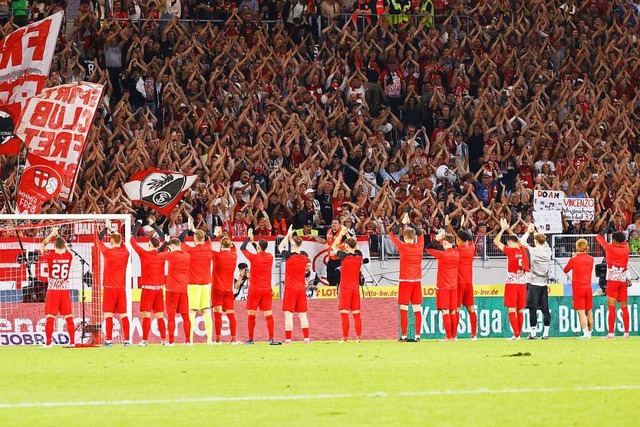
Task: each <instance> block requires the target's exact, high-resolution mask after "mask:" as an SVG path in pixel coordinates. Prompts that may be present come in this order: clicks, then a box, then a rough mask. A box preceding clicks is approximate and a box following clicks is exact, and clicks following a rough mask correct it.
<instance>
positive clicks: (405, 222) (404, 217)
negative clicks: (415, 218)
mask: <svg viewBox="0 0 640 427" xmlns="http://www.w3.org/2000/svg"><path fill="white" fill-rule="evenodd" d="M409 220H410V218H409V212H405V214H404V216H403V217H402V223H403V224H404V225H407V224H409Z"/></svg>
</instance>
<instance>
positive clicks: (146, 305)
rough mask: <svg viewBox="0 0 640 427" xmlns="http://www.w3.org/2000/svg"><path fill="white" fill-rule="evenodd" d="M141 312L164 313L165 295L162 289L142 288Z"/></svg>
mask: <svg viewBox="0 0 640 427" xmlns="http://www.w3.org/2000/svg"><path fill="white" fill-rule="evenodd" d="M140 311H143V312H145V311H146V312H153V313H162V312H163V311H164V295H163V293H162V289H146V288H142V293H141V295H140Z"/></svg>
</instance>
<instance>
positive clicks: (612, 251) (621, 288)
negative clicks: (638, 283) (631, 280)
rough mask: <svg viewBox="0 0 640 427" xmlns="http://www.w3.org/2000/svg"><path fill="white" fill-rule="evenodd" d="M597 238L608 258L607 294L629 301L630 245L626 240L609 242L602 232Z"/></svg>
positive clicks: (619, 299)
mask: <svg viewBox="0 0 640 427" xmlns="http://www.w3.org/2000/svg"><path fill="white" fill-rule="evenodd" d="M596 240H597V241H598V243H600V245H602V247H603V248H604V252H605V258H606V259H607V296H608V297H610V298H615V299H616V300H618V301H620V302H627V300H628V295H627V291H628V289H627V266H628V264H629V246H628V245H627V243H626V242H625V243H623V244H621V245H613V244H611V243H607V241H606V240H605V238H604V236H602V235H600V234H598V235H597V236H596Z"/></svg>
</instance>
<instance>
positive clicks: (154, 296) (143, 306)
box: [131, 237, 165, 313]
mask: <svg viewBox="0 0 640 427" xmlns="http://www.w3.org/2000/svg"><path fill="white" fill-rule="evenodd" d="M131 247H133V250H134V251H135V252H136V253H137V254H138V256H139V257H140V278H139V279H138V284H139V285H140V286H141V288H142V293H141V295H140V311H142V312H146V311H148V312H154V313H162V312H163V311H164V296H163V294H162V289H163V288H164V281H165V276H164V262H165V260H164V259H163V258H161V257H159V256H158V255H159V254H158V251H157V250H151V251H147V250H145V249H144V248H143V247H142V246H140V245H139V244H138V242H137V241H136V239H134V238H133V237H132V238H131Z"/></svg>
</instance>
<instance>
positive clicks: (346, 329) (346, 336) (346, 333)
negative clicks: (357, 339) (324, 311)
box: [340, 313, 349, 340]
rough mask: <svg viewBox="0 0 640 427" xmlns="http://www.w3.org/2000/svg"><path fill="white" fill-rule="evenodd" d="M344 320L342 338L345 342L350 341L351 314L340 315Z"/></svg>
mask: <svg viewBox="0 0 640 427" xmlns="http://www.w3.org/2000/svg"><path fill="white" fill-rule="evenodd" d="M340 318H341V320H342V338H343V339H344V340H348V339H349V313H340Z"/></svg>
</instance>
